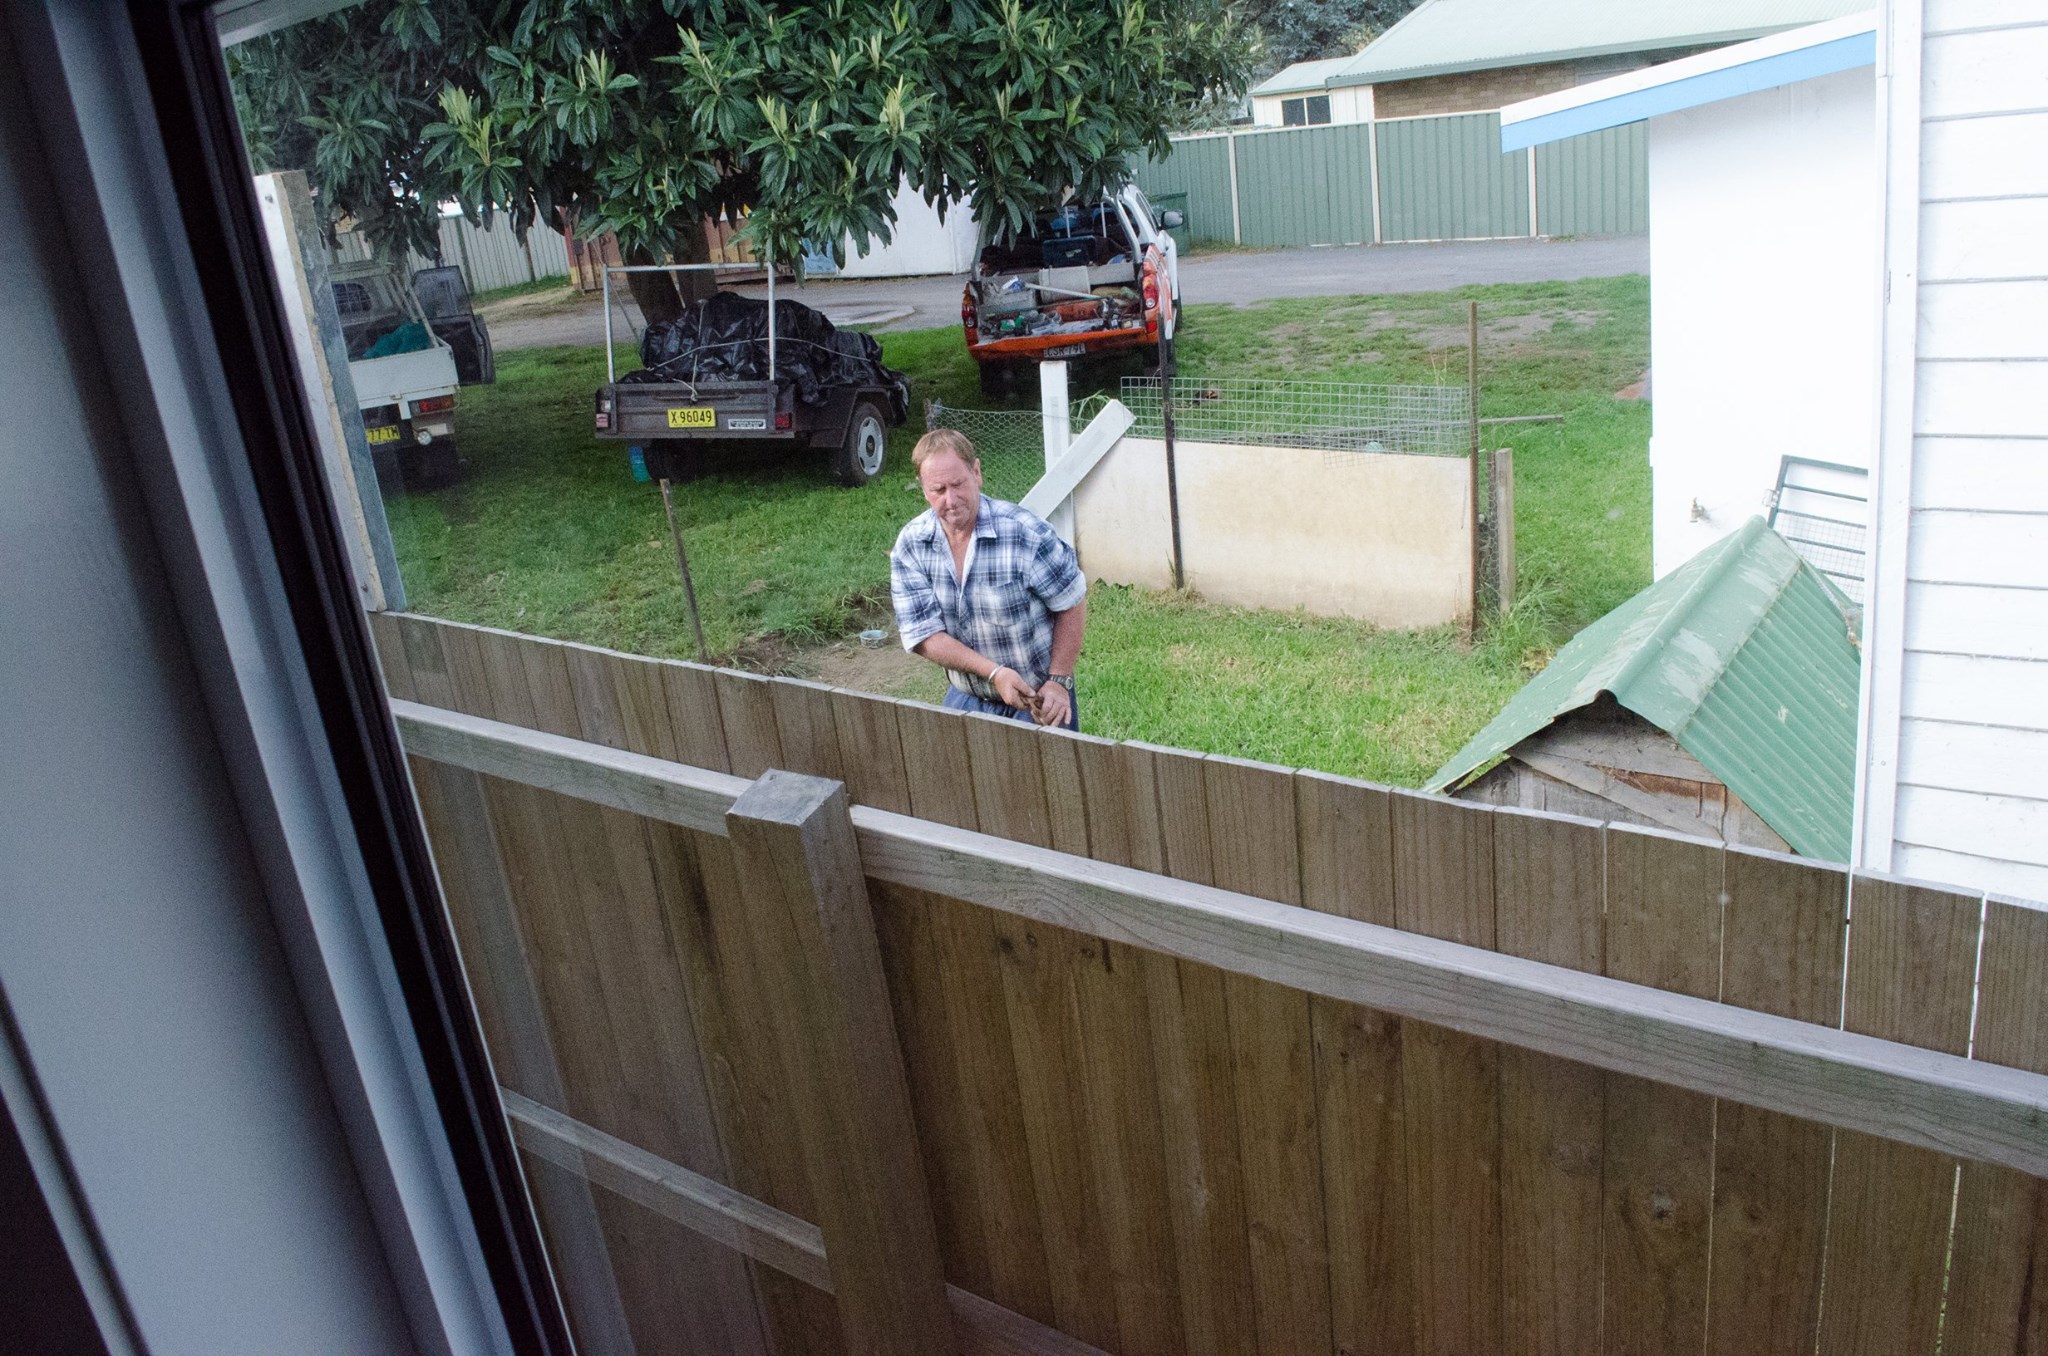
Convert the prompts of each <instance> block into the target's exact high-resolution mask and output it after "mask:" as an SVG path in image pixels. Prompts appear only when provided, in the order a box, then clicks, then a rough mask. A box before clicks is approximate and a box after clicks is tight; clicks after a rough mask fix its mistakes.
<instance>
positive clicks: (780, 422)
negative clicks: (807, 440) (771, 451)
mask: <svg viewBox="0 0 2048 1356" xmlns="http://www.w3.org/2000/svg"><path fill="white" fill-rule="evenodd" d="M795 423H796V419H795V417H794V416H793V415H791V414H790V412H789V411H788V410H782V411H780V412H779V413H777V414H776V416H775V427H776V428H777V429H786V428H791V427H793V426H794V425H795Z"/></svg>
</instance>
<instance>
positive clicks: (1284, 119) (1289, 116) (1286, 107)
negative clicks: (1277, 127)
mask: <svg viewBox="0 0 2048 1356" xmlns="http://www.w3.org/2000/svg"><path fill="white" fill-rule="evenodd" d="M1306 121H1308V117H1307V112H1306V103H1305V101H1304V100H1301V99H1283V100H1281V101H1280V122H1281V125H1282V126H1285V127H1299V126H1301V125H1302V124H1303V123H1304V122H1306Z"/></svg>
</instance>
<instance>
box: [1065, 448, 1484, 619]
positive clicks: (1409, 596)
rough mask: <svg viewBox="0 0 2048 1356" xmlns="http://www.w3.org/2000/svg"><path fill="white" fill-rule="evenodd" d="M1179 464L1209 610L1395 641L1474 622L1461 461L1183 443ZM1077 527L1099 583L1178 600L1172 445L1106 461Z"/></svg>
mask: <svg viewBox="0 0 2048 1356" xmlns="http://www.w3.org/2000/svg"><path fill="white" fill-rule="evenodd" d="M1175 459H1176V478H1177V480H1178V482H1179V498H1180V519H1181V542H1182V549H1183V551H1184V552H1185V553H1186V570H1185V574H1186V581H1187V585H1188V587H1189V588H1191V589H1194V590H1196V591H1197V592H1199V593H1200V594H1201V595H1202V596H1203V597H1205V598H1207V599H1209V600H1210V601H1212V602H1218V603H1227V604H1230V605H1232V606H1236V607H1253V608H1274V609H1279V610H1282V611H1286V610H1291V609H1294V608H1301V609H1304V610H1306V611H1308V612H1312V613H1314V614H1316V615H1318V616H1325V617H1355V618H1358V619H1360V620H1362V621H1369V622H1372V623H1374V624H1375V625H1378V626H1385V627H1390V628H1396V629H1408V628H1413V627H1425V626H1441V625H1445V624H1447V623H1452V622H1463V621H1464V620H1465V619H1466V618H1467V617H1468V615H1469V614H1470V611H1471V607H1472V559H1473V552H1472V510H1471V494H1472V481H1471V466H1470V463H1469V462H1467V461H1466V460H1464V459H1463V458H1458V457H1432V456H1411V455H1404V454H1396V453H1381V452H1357V451H1328V450H1324V449H1320V448H1308V447H1259V446H1249V445H1244V444H1235V443H1212V442H1188V441H1180V442H1177V443H1176V445H1175ZM1074 520H1075V542H1076V545H1077V546H1078V547H1079V549H1080V553H1081V566H1082V568H1083V569H1084V570H1086V571H1087V572H1088V575H1089V577H1090V578H1093V579H1099V580H1102V581H1104V582H1106V583H1112V584H1132V585H1136V586H1138V587H1141V588H1150V589H1163V588H1170V587H1172V585H1173V538H1172V525H1171V518H1170V515H1169V513H1168V511H1167V486H1166V446H1165V444H1164V443H1163V442H1161V441H1159V440H1158V439H1154V438H1135V437H1127V438H1124V439H1122V440H1121V441H1119V442H1118V443H1117V445H1116V446H1115V447H1113V448H1111V449H1110V450H1109V452H1107V453H1106V454H1104V456H1103V458H1102V460H1101V462H1100V463H1098V464H1097V465H1096V467H1095V469H1094V470H1093V471H1091V472H1090V473H1089V475H1088V477H1087V478H1086V479H1085V480H1083V481H1082V482H1081V485H1080V488H1079V489H1078V490H1077V491H1076V492H1075V495H1074Z"/></svg>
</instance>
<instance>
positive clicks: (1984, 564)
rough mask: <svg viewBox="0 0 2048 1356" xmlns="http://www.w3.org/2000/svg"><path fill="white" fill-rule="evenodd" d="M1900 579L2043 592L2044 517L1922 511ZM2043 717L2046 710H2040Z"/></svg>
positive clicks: (2047, 541) (2047, 565) (2046, 582)
mask: <svg viewBox="0 0 2048 1356" xmlns="http://www.w3.org/2000/svg"><path fill="white" fill-rule="evenodd" d="M1906 577H1907V578H1908V579H1911V580H1914V581H1915V582H1921V581H1926V582H1932V583H1942V584H1993V585H2001V584H2002V585H2005V586H2006V587H2007V588H2010V589H2014V590H2019V589H2048V517H2044V516H2041V515H2038V514H2032V513H1983V512H1976V511H1970V510H1959V509H1926V510H1922V511H1919V512H1916V513H1915V514H1914V515H1913V530H1912V536H1911V537H1910V538H1909V539H1908V541H1907V554H1906ZM2042 715H2043V716H2044V717H2048V711H2044V712H2042Z"/></svg>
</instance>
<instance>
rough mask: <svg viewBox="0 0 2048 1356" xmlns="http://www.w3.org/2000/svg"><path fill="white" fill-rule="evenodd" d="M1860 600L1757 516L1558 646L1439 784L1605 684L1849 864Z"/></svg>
mask: <svg viewBox="0 0 2048 1356" xmlns="http://www.w3.org/2000/svg"><path fill="white" fill-rule="evenodd" d="M1851 611H1852V605H1851V604H1850V603H1849V601H1848V600H1847V599H1846V598H1845V597H1844V596H1843V595H1842V593H1841V591H1840V590H1839V589H1837V588H1835V586H1834V585H1833V584H1831V583H1829V582H1828V580H1827V579H1826V577H1825V576H1823V575H1821V574H1820V573H1819V572H1818V571H1816V570H1815V569H1814V568H1813V567H1812V566H1811V565H1808V564H1807V563H1806V562H1805V561H1804V560H1802V559H1800V557H1799V555H1798V553H1796V552H1795V551H1793V549H1792V548H1791V547H1790V546H1789V545H1787V544H1786V543H1785V540H1784V539H1783V538H1782V537H1780V536H1778V534H1777V533H1775V532H1773V531H1771V530H1770V528H1768V527H1766V526H1765V525H1764V521H1763V519H1761V518H1753V519H1751V520H1750V521H1749V522H1748V523H1747V524H1746V525H1744V526H1743V527H1742V528H1741V529H1740V530H1739V531H1737V532H1734V533H1732V534H1730V535H1729V536H1727V537H1724V538H1723V539H1722V540H1721V541H1719V542H1717V543H1715V544H1714V545H1713V546H1710V547H1708V548H1707V549H1706V550H1704V551H1702V552H1700V554H1699V555H1697V556H1695V557H1693V558H1692V559H1691V560H1690V561H1688V562H1686V563H1685V564H1684V565H1682V566H1680V567H1679V568H1678V569H1676V570H1674V571H1672V572H1671V573H1670V574H1668V575H1666V576H1665V577H1664V578H1663V579H1661V580H1659V581H1657V582H1656V583H1655V584H1652V585H1651V586H1650V587H1649V588H1647V589H1644V590H1643V591H1642V592H1641V593H1639V594H1637V595H1636V596H1635V597H1634V598H1631V599H1630V600H1629V601H1628V602H1626V603H1624V604H1622V605H1621V606H1620V607H1618V608H1616V609H1615V610H1614V611H1612V612H1610V613H1608V614H1607V615H1606V616H1605V617H1602V618H1601V619H1600V620H1599V621H1597V622H1595V623H1593V624H1592V625H1591V626H1589V627H1587V628H1586V629H1585V630H1584V631H1581V632H1580V633H1579V634H1578V635H1577V636H1576V637H1574V638H1573V639H1572V641H1571V643H1570V644H1568V645H1566V646H1565V647H1564V648H1563V649H1562V650H1559V651H1558V653H1557V657H1556V658H1554V659H1552V660H1551V661H1550V664H1549V666H1548V667H1546V668H1545V669H1544V670H1543V672H1542V673H1540V674H1538V675H1537V676H1536V677H1535V679H1534V680H1532V681H1531V682H1530V684H1529V685H1528V686H1527V687H1525V688H1523V689H1522V691H1521V692H1519V693H1518V694H1516V696H1515V698H1514V700H1512V701H1510V702H1509V703H1508V704H1507V705H1506V706H1505V707H1503V708H1502V709H1501V712H1500V714H1499V715H1497V716H1495V717H1494V718H1493V720H1492V722H1491V723H1489V724H1488V725H1487V726H1486V728H1485V729H1483V730H1481V731H1480V732H1479V733H1478V734H1477V735H1475V736H1474V737H1473V739H1472V742H1471V743H1469V744H1467V745H1466V746H1465V747H1464V748H1463V749H1462V750H1460V751H1459V752H1458V754H1457V756H1456V757H1454V758H1452V759H1451V761H1450V762H1448V763H1446V764H1445V765H1444V766H1443V767H1442V768H1441V769H1440V770H1439V771H1438V772H1437V774H1436V776H1435V777H1433V778H1431V779H1430V783H1429V787H1428V789H1429V790H1431V791H1443V790H1445V789H1446V788H1454V787H1457V786H1461V785H1464V784H1466V783H1468V782H1470V781H1472V780H1473V779H1474V778H1475V777H1477V776H1478V775H1480V774H1482V773H1484V772H1485V771H1486V770H1487V769H1489V768H1491V767H1492V766H1493V765H1494V764H1496V763H1497V762H1499V761H1500V760H1501V759H1502V758H1503V757H1505V756H1506V755H1507V754H1508V752H1509V751H1510V750H1511V749H1513V748H1514V747H1515V746H1516V745H1518V744H1520V743H1521V742H1522V741H1523V740H1525V739H1528V738H1529V737H1530V736H1531V735H1534V734H1537V733H1539V732H1541V731H1543V730H1544V729H1546V728H1548V727H1549V726H1550V725H1551V723H1552V722H1554V721H1555V720H1557V719H1558V718H1559V717H1560V716H1563V715H1565V714H1566V713H1568V712H1571V711H1575V710H1577V709H1579V708H1580V707H1583V706H1587V705H1589V704H1591V703H1592V702H1593V701H1594V700H1595V699H1596V698H1598V697H1599V696H1600V694H1601V693H1603V692H1606V693H1611V694H1612V695H1613V697H1614V699H1615V701H1616V702H1618V703H1619V704H1620V705H1621V706H1623V707H1625V708H1627V709H1628V710H1630V711H1633V712H1634V713H1635V714H1637V715H1638V716H1641V717H1642V718H1643V719H1645V720H1647V721H1649V722H1650V723H1651V724H1653V725H1655V726H1657V727H1658V728H1659V729H1661V730H1663V731H1665V732H1666V733H1667V734H1669V735H1671V737H1672V738H1674V739H1676V740H1677V741H1678V744H1679V746H1680V747H1681V748H1683V749H1684V750H1685V751H1686V752H1687V753H1689V754H1691V755H1692V756H1693V757H1695V758H1697V759H1698V760H1699V761H1700V762H1701V763H1702V764H1704V765H1705V766H1706V768H1707V769H1708V770H1709V771H1711V772H1712V773H1713V774H1714V775H1715V776H1716V777H1719V778H1720V779H1721V781H1722V782H1723V783H1725V784H1726V785H1727V787H1728V789H1729V790H1730V791H1732V792H1734V793H1735V794H1736V795H1738V796H1740V797H1741V798H1742V800H1743V801H1744V802H1745V803H1747V805H1748V806H1749V808H1750V809H1751V810H1752V811H1754V812H1755V814H1756V815H1757V816H1758V817H1759V818H1761V819H1762V820H1763V821H1764V823H1766V824H1768V825H1769V826H1770V827H1771V829H1772V830H1774V831H1775V832H1776V833H1777V834H1778V835H1779V836H1780V837H1782V838H1784V840H1785V841H1786V842H1787V843H1789V844H1790V845H1791V846H1792V848H1793V850H1794V851H1797V852H1799V853H1802V854H1804V855H1806V856H1810V857H1822V858H1826V859H1827V860H1829V861H1837V862H1842V861H1847V860H1848V858H1849V825H1850V815H1851V810H1852V806H1853V802H1854V798H1855V780H1856V697H1857V679H1858V676H1859V673H1860V671H1861V662H1862V661H1861V657H1860V655H1859V653H1858V650H1857V647H1856V645H1855V643H1854V642H1853V640H1852V639H1851V634H1850V632H1851V626H1852V622H1851V620H1850V612H1851Z"/></svg>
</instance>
